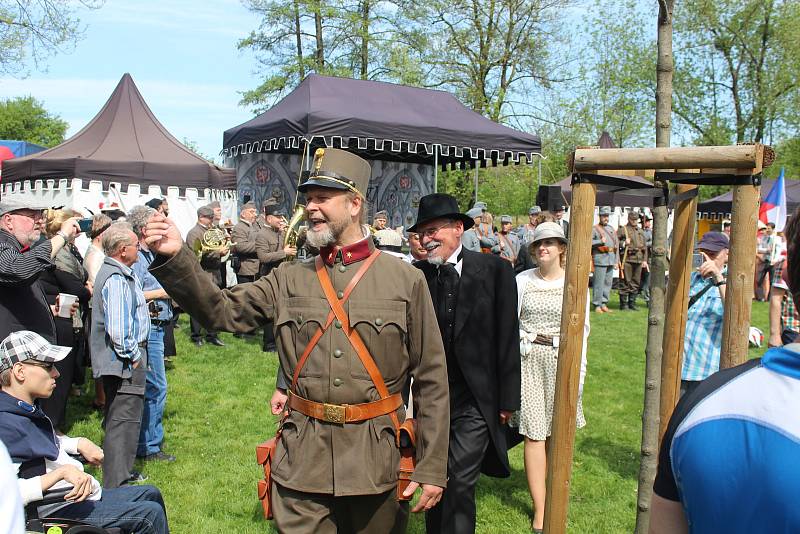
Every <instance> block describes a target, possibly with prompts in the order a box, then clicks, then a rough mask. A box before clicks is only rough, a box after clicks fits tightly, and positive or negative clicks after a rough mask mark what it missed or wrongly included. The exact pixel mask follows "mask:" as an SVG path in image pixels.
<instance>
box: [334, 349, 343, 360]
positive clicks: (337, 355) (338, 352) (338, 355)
mask: <svg viewBox="0 0 800 534" xmlns="http://www.w3.org/2000/svg"><path fill="white" fill-rule="evenodd" d="M342 354H344V353H343V352H342V351H341V350H339V349H336V350H335V351H333V357H334V358H341V357H342Z"/></svg>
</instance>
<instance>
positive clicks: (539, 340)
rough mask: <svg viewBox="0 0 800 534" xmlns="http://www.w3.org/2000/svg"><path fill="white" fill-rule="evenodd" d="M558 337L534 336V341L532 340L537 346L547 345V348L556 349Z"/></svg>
mask: <svg viewBox="0 0 800 534" xmlns="http://www.w3.org/2000/svg"><path fill="white" fill-rule="evenodd" d="M559 341H560V336H546V335H544V334H536V339H534V340H533V342H534V343H536V344H537V345H547V346H548V347H558V345H559Z"/></svg>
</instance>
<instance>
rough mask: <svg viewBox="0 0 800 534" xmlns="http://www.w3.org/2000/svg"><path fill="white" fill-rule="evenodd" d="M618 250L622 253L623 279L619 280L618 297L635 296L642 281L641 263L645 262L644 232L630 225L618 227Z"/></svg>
mask: <svg viewBox="0 0 800 534" xmlns="http://www.w3.org/2000/svg"><path fill="white" fill-rule="evenodd" d="M617 238H618V239H619V243H620V248H623V249H624V252H622V253H621V254H620V261H623V262H624V264H623V266H622V268H623V273H624V279H623V280H621V283H620V288H619V293H620V295H627V296H635V295H636V294H637V293H639V287H640V284H641V281H642V263H644V262H646V261H647V244H646V242H645V236H644V231H643V230H642V229H641V228H639V227H638V226H635V225H632V224H630V223H628V224H626V225H625V226H620V227H619V229H618V230H617Z"/></svg>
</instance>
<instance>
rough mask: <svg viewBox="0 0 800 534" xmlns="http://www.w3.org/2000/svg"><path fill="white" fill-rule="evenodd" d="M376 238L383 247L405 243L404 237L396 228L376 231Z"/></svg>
mask: <svg viewBox="0 0 800 534" xmlns="http://www.w3.org/2000/svg"><path fill="white" fill-rule="evenodd" d="M375 239H377V240H378V243H379V244H380V245H381V246H382V247H400V246H402V245H403V238H402V237H400V234H398V233H397V232H396V231H395V230H392V229H390V228H384V229H383V230H378V231H377V232H375Z"/></svg>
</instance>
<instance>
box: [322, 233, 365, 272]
mask: <svg viewBox="0 0 800 534" xmlns="http://www.w3.org/2000/svg"><path fill="white" fill-rule="evenodd" d="M372 250H373V246H372V236H371V235H370V236H367V237H365V238H364V239H362V240H361V241H356V242H355V243H353V244H352V245H347V246H346V247H341V248H340V247H337V246H335V245H334V246H329V247H323V248H322V249H320V251H319V255H320V257H322V261H324V262H325V264H326V265H327V266H328V267H333V264H334V263H336V262H337V261H340V262H342V264H343V265H350V264H351V263H356V262H359V261H362V260H365V259H367V258H368V257H369V255H370V254H372Z"/></svg>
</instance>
